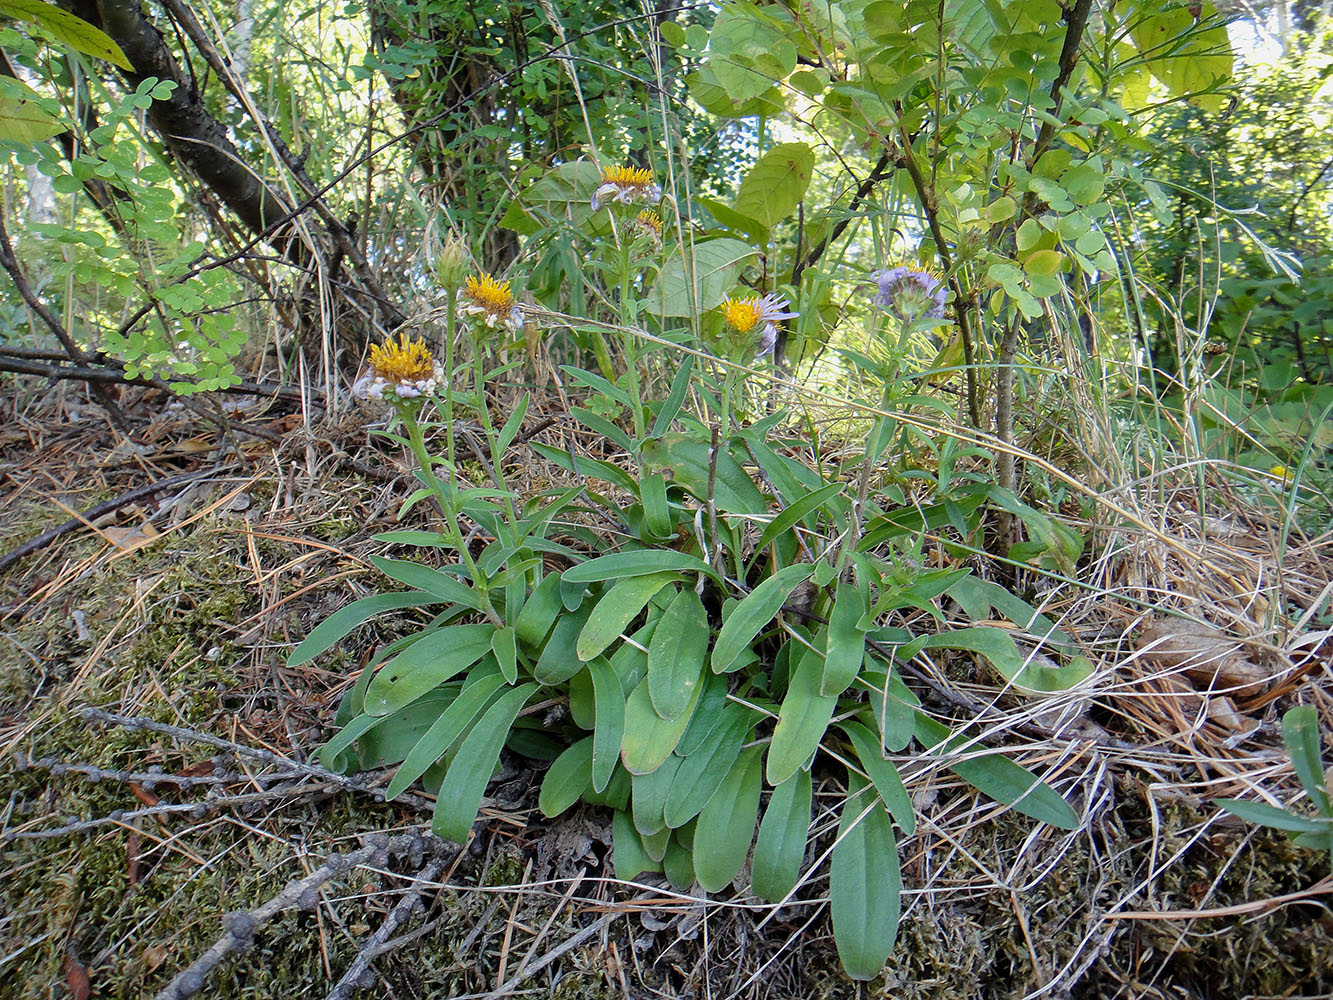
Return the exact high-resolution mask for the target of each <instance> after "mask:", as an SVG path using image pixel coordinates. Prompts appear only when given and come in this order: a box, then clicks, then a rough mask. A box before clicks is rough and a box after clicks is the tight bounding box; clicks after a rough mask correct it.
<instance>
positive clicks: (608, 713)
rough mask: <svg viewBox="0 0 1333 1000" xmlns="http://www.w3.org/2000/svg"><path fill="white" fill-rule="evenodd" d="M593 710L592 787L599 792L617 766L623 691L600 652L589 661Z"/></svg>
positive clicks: (622, 720)
mask: <svg viewBox="0 0 1333 1000" xmlns="http://www.w3.org/2000/svg"><path fill="white" fill-rule="evenodd" d="M588 673H589V674H591V675H592V692H593V704H594V706H595V710H596V718H595V721H594V728H593V737H592V741H593V742H592V787H593V790H594V791H597V792H600V791H603V790H604V789H605V788H606V785H607V782H609V781H610V780H611V775H612V773H613V772H614V771H615V769H616V762H617V761H618V760H619V759H620V744H621V743H622V742H623V740H624V737H625V691H624V689H623V688H622V687H621V686H620V678H619V677H618V676H616V672H615V670H614V669H613V668H612V666H611V664H610V663H609V662H608V661H607V660H606V659H605V658H604V657H601V656H598V657H596V658H595V659H593V660H591V661H589V663H588Z"/></svg>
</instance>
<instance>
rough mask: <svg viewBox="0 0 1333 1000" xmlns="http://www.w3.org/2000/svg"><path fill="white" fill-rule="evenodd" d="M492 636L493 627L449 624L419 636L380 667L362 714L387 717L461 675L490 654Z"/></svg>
mask: <svg viewBox="0 0 1333 1000" xmlns="http://www.w3.org/2000/svg"><path fill="white" fill-rule="evenodd" d="M494 634H495V626H494V625H450V626H448V627H446V628H442V629H436V630H435V631H434V632H431V633H429V634H428V635H425V636H423V637H422V638H421V639H420V640H418V641H417V642H414V643H413V644H412V645H411V646H408V647H407V649H405V650H403V651H402V652H401V653H399V654H398V655H397V656H395V657H394V658H393V659H392V660H390V661H389V662H388V663H386V664H385V665H384V666H383V667H381V668H380V672H379V673H378V674H376V675H375V679H374V680H372V681H371V682H370V687H368V688H367V689H366V709H365V710H366V712H367V713H369V714H370V715H387V714H388V713H390V712H393V711H396V710H397V709H400V708H402V707H403V706H404V705H408V704H410V703H411V702H413V701H416V700H417V699H418V698H420V697H421V696H422V695H423V694H425V693H426V692H427V691H429V690H430V689H431V688H434V687H438V686H439V685H441V684H443V683H444V682H445V681H447V680H449V679H451V678H452V677H454V676H455V675H457V674H460V673H462V672H463V671H464V670H466V669H467V668H468V667H470V666H472V664H474V663H476V662H477V661H478V660H480V659H481V658H482V657H483V656H485V655H486V654H487V653H489V652H490V651H491V637H492V636H493V635H494Z"/></svg>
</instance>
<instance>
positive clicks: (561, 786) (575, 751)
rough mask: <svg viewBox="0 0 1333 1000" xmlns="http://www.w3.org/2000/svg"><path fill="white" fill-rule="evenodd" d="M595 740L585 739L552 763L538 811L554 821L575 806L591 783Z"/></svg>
mask: <svg viewBox="0 0 1333 1000" xmlns="http://www.w3.org/2000/svg"><path fill="white" fill-rule="evenodd" d="M591 775H592V737H591V736H585V737H584V738H583V739H581V740H579V741H578V742H577V743H575V744H574V745H573V746H571V747H567V748H566V749H565V750H564V752H563V753H561V754H560V756H559V757H557V758H556V759H555V760H553V761H552V762H551V766H550V768H548V769H547V771H546V777H544V778H543V779H542V788H541V792H540V793H539V794H538V795H537V808H538V809H540V810H541V811H542V815H543V816H545V817H546V818H547V819H554V818H555V817H556V816H559V815H560V814H561V813H562V812H564V811H565V810H566V809H568V808H569V807H570V806H572V805H573V804H574V803H575V802H577V801H578V800H579V799H580V798H582V796H583V793H584V792H586V791H587V790H588V787H589V785H590V784H591Z"/></svg>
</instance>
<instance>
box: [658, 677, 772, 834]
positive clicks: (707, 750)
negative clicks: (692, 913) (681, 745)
mask: <svg viewBox="0 0 1333 1000" xmlns="http://www.w3.org/2000/svg"><path fill="white" fill-rule="evenodd" d="M754 720H755V715H754V713H752V712H751V711H750V710H749V709H748V708H745V707H744V706H743V705H737V704H735V703H734V702H732V703H729V704H728V705H727V707H726V711H725V712H724V714H723V717H722V721H721V722H720V723H719V724H718V725H717V726H716V727H715V728H714V729H713V731H712V732H711V733H710V734H709V735H708V738H707V739H705V740H704V741H703V743H702V744H700V745H699V747H698V748H697V749H696V750H695V751H694V752H693V753H691V754H690V755H689V756H688V757H686V758H685V760H684V762H683V763H682V764H681V766H680V770H678V771H677V772H676V777H675V780H674V781H673V782H672V784H671V791H670V792H669V793H668V794H667V798H666V803H665V805H664V806H663V807H662V815H663V817H664V818H665V819H666V821H667V825H668V826H671V827H678V826H684V825H685V824H686V823H688V822H689V821H690V820H692V819H693V818H694V817H695V816H697V815H699V812H700V811H701V810H702V809H703V807H704V806H705V805H707V804H708V800H709V799H711V798H712V797H713V793H714V792H716V791H717V789H718V786H719V785H721V784H722V780H723V779H724V778H725V777H726V775H727V772H728V771H729V770H730V769H731V765H732V764H734V763H735V762H736V758H737V757H739V756H740V754H741V747H742V746H743V745H744V744H745V737H746V735H747V734H748V733H749V731H750V729H751V727H752V726H753V725H754Z"/></svg>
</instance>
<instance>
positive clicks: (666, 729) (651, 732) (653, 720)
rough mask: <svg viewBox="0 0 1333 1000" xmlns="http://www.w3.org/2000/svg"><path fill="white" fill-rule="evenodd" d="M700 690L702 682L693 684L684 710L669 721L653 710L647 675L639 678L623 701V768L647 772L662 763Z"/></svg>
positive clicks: (676, 741)
mask: <svg viewBox="0 0 1333 1000" xmlns="http://www.w3.org/2000/svg"><path fill="white" fill-rule="evenodd" d="M702 690H703V685H702V684H700V685H698V686H697V687H695V689H694V697H693V700H692V701H691V702H690V704H689V705H688V706H687V707H686V709H685V711H683V712H681V713H680V715H679V716H677V717H676V718H675V719H672V720H671V721H669V722H668V721H667V720H666V719H663V718H662V717H661V716H659V715H658V714H657V713H656V712H655V711H653V701H652V696H651V695H649V693H648V679H647V678H644V679H643V680H641V681H639V685H638V687H636V688H635V689H634V690H633V691H632V692H630V696H629V698H628V699H627V700H626V702H625V739H624V742H623V743H622V744H621V747H620V760H621V763H623V764H624V765H625V770H627V771H629V773H630V774H648V773H649V772H650V771H655V770H657V769H658V768H659V767H661V766H662V762H663V761H664V760H666V759H667V758H668V757H669V756H671V751H672V750H674V749H676V744H677V743H679V742H680V737H681V734H682V733H684V732H685V727H686V726H688V725H689V724H690V717H691V716H692V715H693V714H694V707H695V706H696V705H697V704H698V703H699V693H700V691H702Z"/></svg>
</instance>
